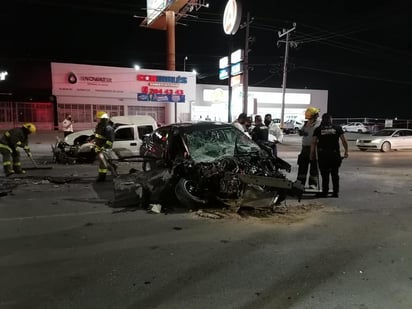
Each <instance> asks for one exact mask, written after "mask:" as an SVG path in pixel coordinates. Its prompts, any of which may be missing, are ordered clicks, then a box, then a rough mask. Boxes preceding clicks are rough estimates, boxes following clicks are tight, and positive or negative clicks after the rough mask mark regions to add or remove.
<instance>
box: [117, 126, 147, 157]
mask: <svg viewBox="0 0 412 309" xmlns="http://www.w3.org/2000/svg"><path fill="white" fill-rule="evenodd" d="M135 127H136V126H135V125H122V126H120V127H118V128H117V129H116V130H115V132H114V143H113V150H114V151H115V152H116V153H117V154H118V155H119V156H120V157H128V156H137V155H139V149H140V145H141V141H140V143H139V139H138V138H137V137H136V134H135Z"/></svg>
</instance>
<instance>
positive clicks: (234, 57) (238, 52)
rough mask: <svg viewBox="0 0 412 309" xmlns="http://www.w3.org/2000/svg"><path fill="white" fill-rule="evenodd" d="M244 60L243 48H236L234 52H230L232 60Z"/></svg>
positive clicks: (232, 61) (234, 61)
mask: <svg viewBox="0 0 412 309" xmlns="http://www.w3.org/2000/svg"><path fill="white" fill-rule="evenodd" d="M242 60H243V49H238V50H235V51H234V52H233V53H231V54H230V62H231V63H236V62H240V61H242Z"/></svg>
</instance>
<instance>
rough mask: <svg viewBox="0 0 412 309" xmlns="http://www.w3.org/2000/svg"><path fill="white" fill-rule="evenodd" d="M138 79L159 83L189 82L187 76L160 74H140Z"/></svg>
mask: <svg viewBox="0 0 412 309" xmlns="http://www.w3.org/2000/svg"><path fill="white" fill-rule="evenodd" d="M136 79H137V80H138V81H141V82H158V83H172V84H187V77H186V76H180V75H179V76H159V75H145V74H138V75H137V76H136Z"/></svg>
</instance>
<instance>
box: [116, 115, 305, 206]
mask: <svg viewBox="0 0 412 309" xmlns="http://www.w3.org/2000/svg"><path fill="white" fill-rule="evenodd" d="M140 153H141V157H142V158H143V166H142V169H141V170H134V171H131V173H130V174H128V175H121V176H120V177H118V178H116V179H115V180H114V183H115V185H114V188H115V199H114V201H113V205H114V206H119V207H120V206H132V205H133V206H143V207H148V205H149V204H150V203H159V204H162V205H165V204H168V203H170V202H171V201H172V200H173V199H174V200H177V202H178V203H179V205H181V206H184V207H186V208H191V209H196V208H197V209H198V208H201V207H206V206H212V207H216V206H218V207H220V206H223V207H225V206H226V207H239V206H240V205H241V204H242V200H243V197H244V196H245V193H246V192H247V191H248V190H254V191H255V192H258V193H268V192H269V193H270V195H271V197H272V205H278V204H279V203H280V202H281V201H283V200H284V199H285V198H286V196H287V195H290V196H297V197H300V196H301V194H302V192H303V186H302V185H301V184H300V182H292V181H290V180H288V179H287V178H286V176H285V174H284V173H283V172H282V171H286V172H290V167H291V166H290V165H289V164H288V163H287V162H285V161H284V160H282V159H280V158H278V157H274V156H273V155H272V153H271V151H270V148H269V147H267V148H266V149H265V147H263V146H262V147H261V146H259V145H258V144H256V143H255V142H254V141H253V140H251V139H250V138H249V137H247V136H246V135H245V134H243V133H242V132H241V131H239V130H238V129H236V128H235V127H233V126H232V125H231V124H226V123H214V122H197V123H176V124H171V125H168V126H164V127H160V128H158V129H157V130H155V131H154V132H153V133H151V134H149V135H147V136H146V137H145V139H144V142H143V144H142V147H141V151H140Z"/></svg>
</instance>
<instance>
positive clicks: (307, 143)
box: [297, 106, 320, 189]
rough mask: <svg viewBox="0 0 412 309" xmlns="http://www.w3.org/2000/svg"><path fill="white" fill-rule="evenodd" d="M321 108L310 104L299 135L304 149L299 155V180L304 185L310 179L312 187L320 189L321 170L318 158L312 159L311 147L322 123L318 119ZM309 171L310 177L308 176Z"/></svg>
mask: <svg viewBox="0 0 412 309" xmlns="http://www.w3.org/2000/svg"><path fill="white" fill-rule="evenodd" d="M319 113H320V109H318V108H316V107H313V106H310V107H308V108H307V109H306V111H305V119H306V121H305V123H304V125H303V126H302V128H301V129H300V130H299V135H300V136H302V149H301V151H300V154H299V156H298V175H297V180H299V181H300V182H301V183H302V184H303V185H304V186H305V185H306V181H308V184H309V188H310V189H318V186H319V181H318V180H319V172H318V163H317V161H316V159H313V160H311V159H310V147H311V145H312V140H313V132H314V131H315V129H316V128H317V127H318V126H319V125H320V121H318V117H319ZM308 172H309V177H308Z"/></svg>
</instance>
